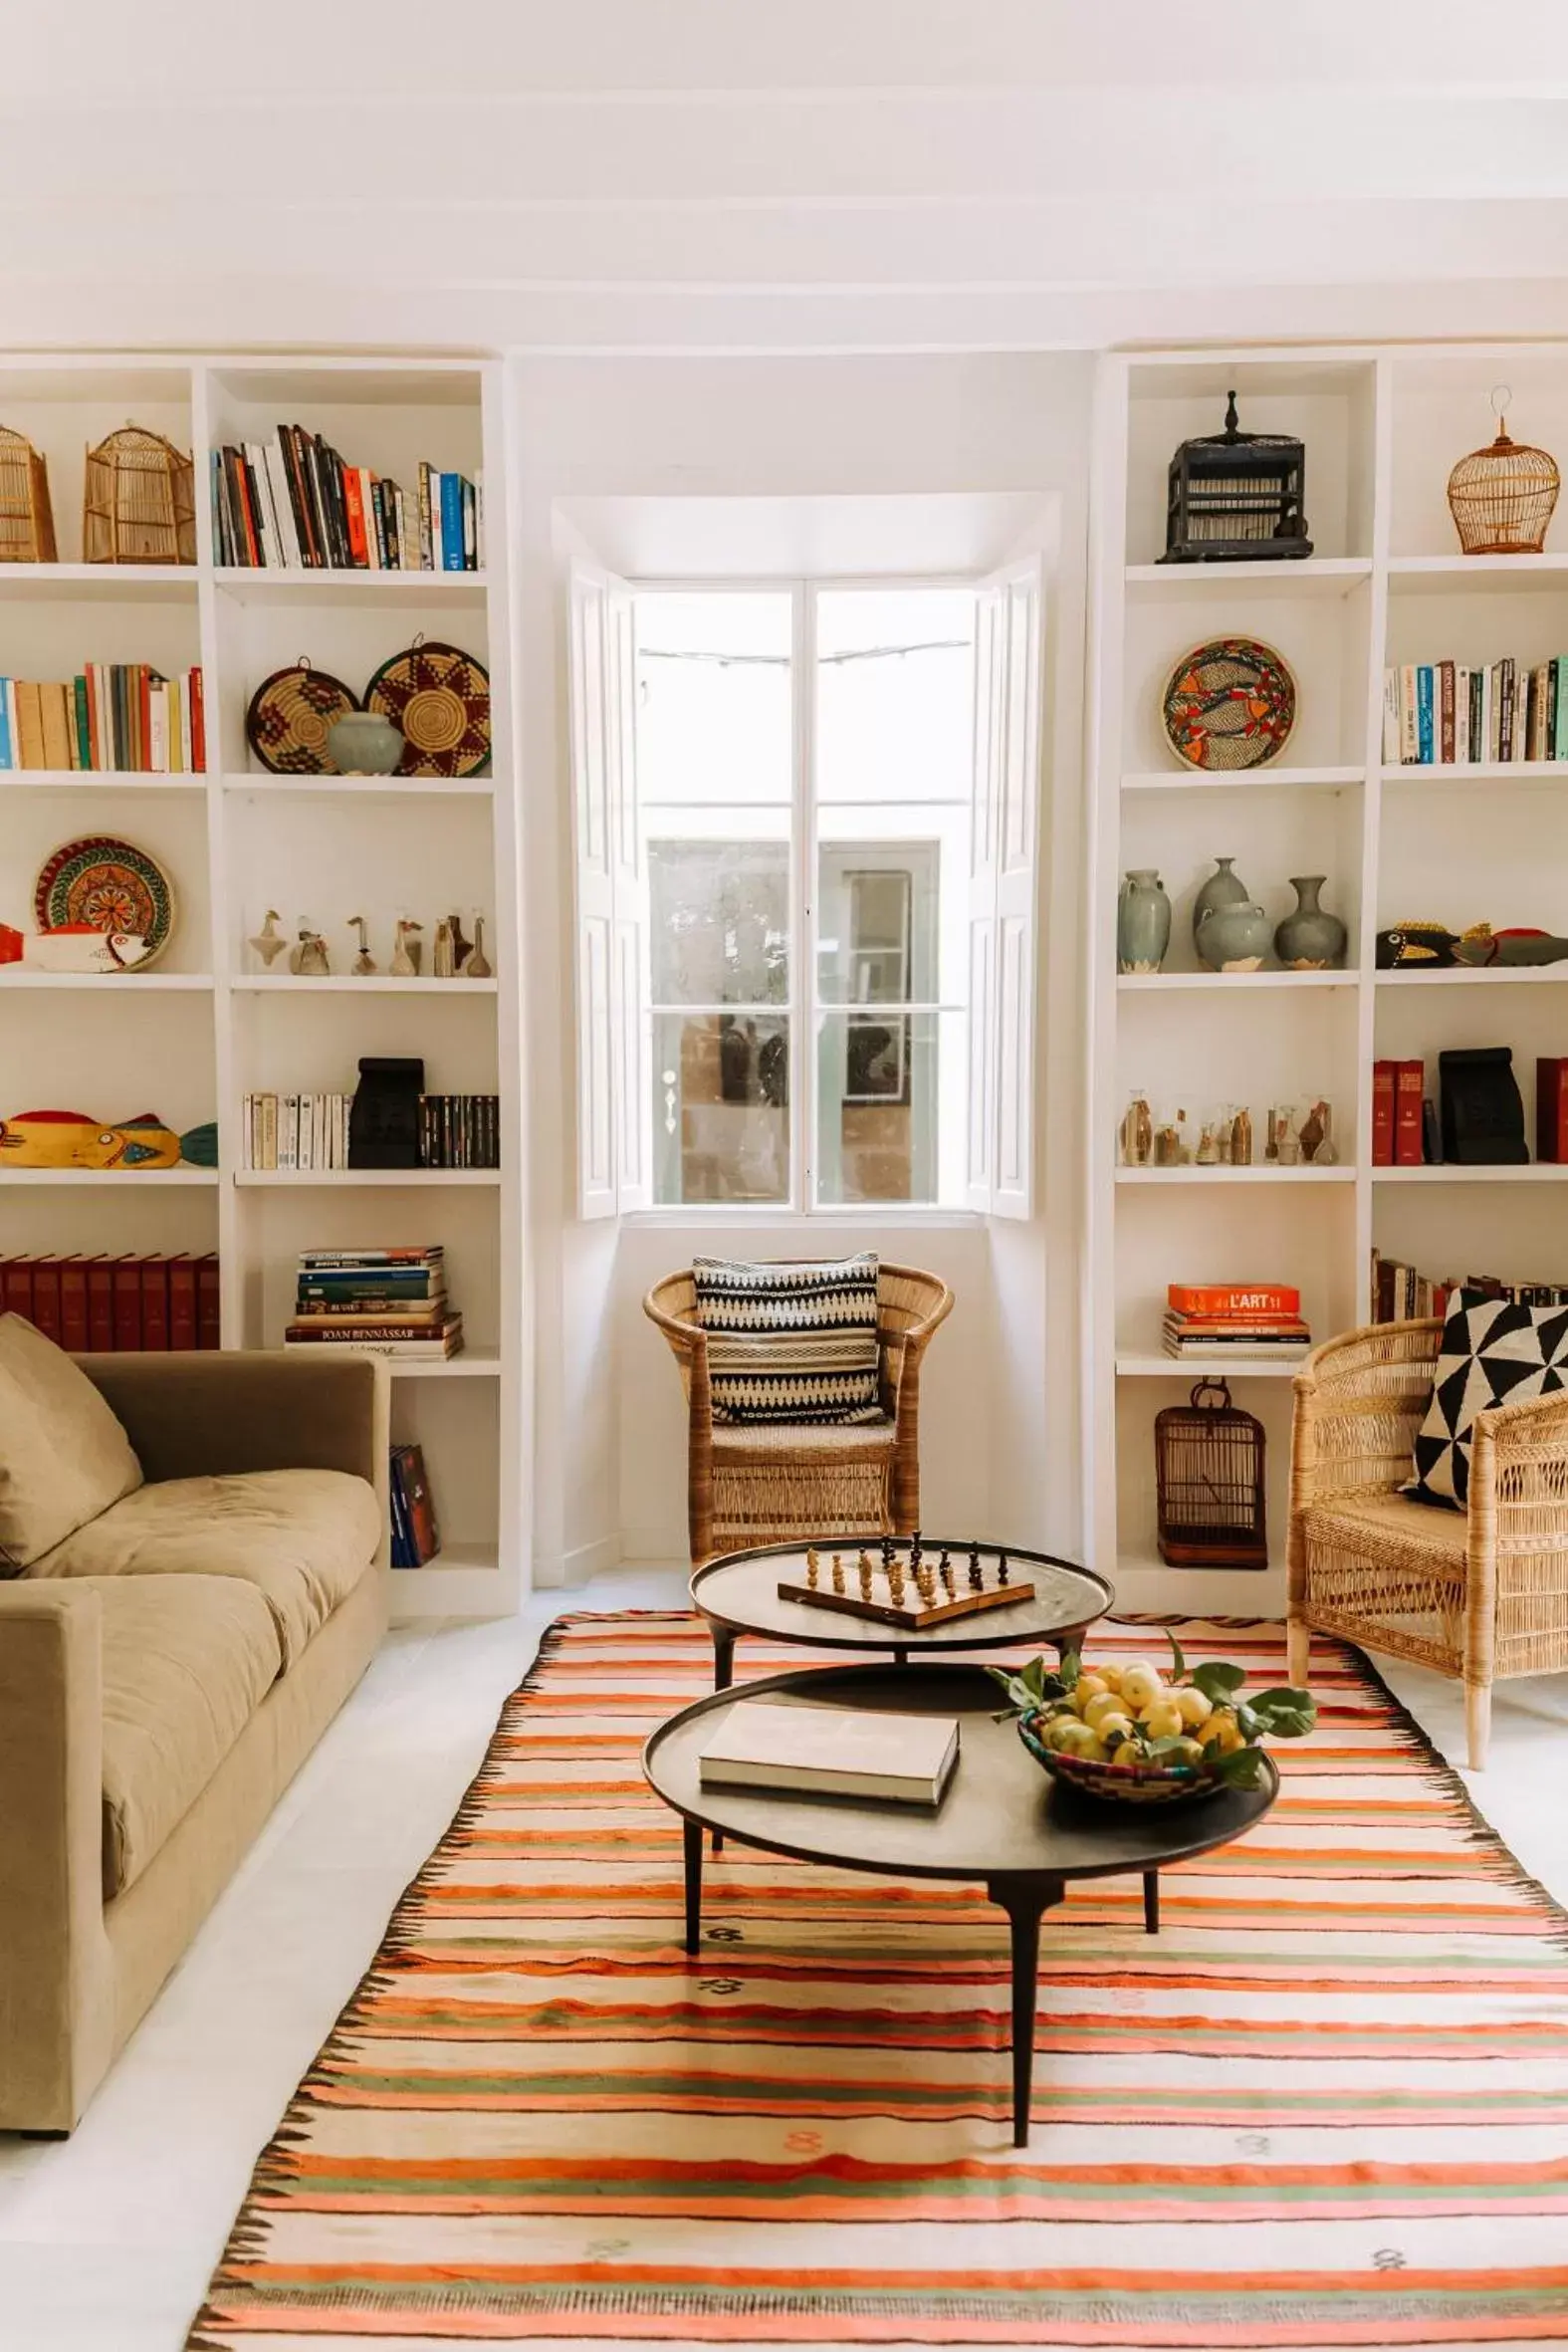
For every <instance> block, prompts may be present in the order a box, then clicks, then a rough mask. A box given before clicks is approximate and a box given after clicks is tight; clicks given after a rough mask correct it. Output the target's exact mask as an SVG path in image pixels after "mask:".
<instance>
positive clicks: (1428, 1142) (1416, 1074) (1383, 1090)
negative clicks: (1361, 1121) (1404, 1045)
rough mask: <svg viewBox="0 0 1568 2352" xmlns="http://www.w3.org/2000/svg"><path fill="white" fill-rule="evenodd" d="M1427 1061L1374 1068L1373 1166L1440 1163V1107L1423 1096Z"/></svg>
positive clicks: (1390, 1063)
mask: <svg viewBox="0 0 1568 2352" xmlns="http://www.w3.org/2000/svg"><path fill="white" fill-rule="evenodd" d="M1426 1074H1427V1065H1426V1063H1425V1062H1424V1061H1392V1060H1387V1059H1385V1060H1379V1061H1374V1063H1373V1064H1372V1165H1373V1166H1374V1168H1420V1167H1422V1166H1424V1165H1425V1164H1426V1162H1427V1161H1428V1160H1429V1159H1432V1160H1441V1159H1442V1157H1443V1150H1442V1145H1441V1142H1440V1140H1439V1135H1438V1117H1437V1105H1436V1104H1435V1103H1434V1102H1432V1101H1431V1099H1430V1097H1428V1096H1427V1095H1426V1094H1425V1093H1424V1092H1423V1088H1424V1086H1425V1084H1426Z"/></svg>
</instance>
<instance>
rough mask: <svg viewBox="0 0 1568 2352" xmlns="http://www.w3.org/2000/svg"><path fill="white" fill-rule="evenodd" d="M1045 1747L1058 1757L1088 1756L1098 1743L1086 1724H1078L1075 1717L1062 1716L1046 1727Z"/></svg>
mask: <svg viewBox="0 0 1568 2352" xmlns="http://www.w3.org/2000/svg"><path fill="white" fill-rule="evenodd" d="M1052 1735H1054V1737H1053V1736H1052ZM1045 1745H1046V1747H1047V1748H1050V1749H1053V1750H1054V1751H1055V1753H1056V1754H1057V1755H1058V1756H1088V1755H1089V1754H1091V1753H1092V1751H1093V1750H1095V1749H1097V1748H1098V1747H1099V1745H1100V1743H1099V1741H1098V1740H1097V1739H1096V1738H1095V1736H1094V1734H1093V1733H1092V1732H1091V1731H1090V1729H1089V1727H1088V1725H1087V1724H1086V1723H1080V1722H1079V1720H1078V1718H1077V1717H1076V1716H1075V1715H1063V1716H1058V1717H1057V1719H1056V1721H1055V1722H1054V1723H1053V1724H1049V1725H1047V1727H1046V1734H1045Z"/></svg>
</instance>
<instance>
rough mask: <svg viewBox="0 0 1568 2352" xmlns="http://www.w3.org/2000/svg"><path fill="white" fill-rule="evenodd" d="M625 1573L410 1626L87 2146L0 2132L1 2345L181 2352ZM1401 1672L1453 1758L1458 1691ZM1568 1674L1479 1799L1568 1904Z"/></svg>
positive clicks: (351, 1709)
mask: <svg viewBox="0 0 1568 2352" xmlns="http://www.w3.org/2000/svg"><path fill="white" fill-rule="evenodd" d="M684 1593H685V1583H684V1577H683V1576H681V1575H678V1574H677V1573H675V1572H674V1571H664V1572H661V1571H657V1570H654V1571H647V1572H641V1573H639V1572H633V1571H630V1570H628V1571H625V1572H621V1573H617V1574H614V1575H607V1576H602V1577H599V1578H597V1579H596V1580H595V1581H594V1582H593V1583H592V1584H590V1585H587V1586H584V1587H583V1588H582V1589H581V1590H579V1591H576V1592H570V1593H546V1594H542V1595H540V1596H539V1597H538V1598H537V1599H536V1600H535V1601H534V1602H533V1603H531V1605H530V1607H529V1609H528V1611H527V1613H526V1615H525V1616H524V1617H523V1618H521V1619H520V1620H518V1621H516V1622H514V1623H510V1624H507V1625H483V1626H458V1627H439V1628H435V1629H429V1630H427V1629H425V1628H420V1629H419V1630H418V1631H404V1632H400V1633H397V1634H394V1635H393V1636H392V1638H391V1639H390V1641H389V1642H388V1644H387V1646H386V1648H385V1649H384V1651H383V1652H382V1654H381V1655H380V1657H379V1658H378V1659H377V1660H376V1662H375V1664H374V1665H373V1666H372V1668H371V1669H370V1672H369V1673H368V1674H367V1675H366V1677H365V1679H364V1682H363V1683H362V1684H361V1686H360V1688H359V1690H358V1691H357V1693H356V1694H355V1696H354V1697H353V1699H352V1700H350V1702H349V1704H348V1706H347V1707H346V1708H345V1709H344V1710H343V1713H342V1715H341V1716H340V1717H339V1718H338V1720H337V1722H336V1724H335V1725H334V1727H333V1729H332V1730H331V1731H330V1732H329V1734H328V1735H327V1737H326V1739H325V1740H324V1741H323V1742H322V1745H321V1747H320V1748H319V1749H318V1750H317V1752H316V1754H315V1756H314V1757H312V1759H311V1761H310V1762H309V1764H307V1765H306V1767H305V1769H304V1770H303V1771H302V1772H301V1774H300V1776H299V1778H298V1779H297V1780H296V1781H295V1783H294V1785H293V1787H292V1788H291V1789H290V1790H289V1792H288V1794H287V1795H286V1797H285V1798H284V1800H283V1802H282V1804H281V1805H280V1806H279V1808H278V1810H277V1812H276V1813H275V1815H274V1816H273V1819H272V1821H271V1822H270V1823H269V1825H268V1828H267V1830H266V1832H265V1834H264V1835H263V1837H262V1838H261V1840H260V1842H259V1843H258V1845H257V1847H256V1849H255V1851H254V1852H253V1853H252V1854H251V1856H250V1857H249V1859H248V1860H247V1862H246V1864H245V1866H244V1868H243V1869H242V1870H241V1871H240V1873H239V1875H238V1876H237V1877H236V1879H235V1880H234V1883H233V1884H232V1886H230V1888H229V1889H228V1891H227V1892H226V1894H225V1895H224V1896H223V1898H222V1900H221V1901H220V1902H219V1903H218V1905H217V1907H216V1909H215V1910H214V1911H213V1913H212V1916H211V1918H210V1919H209V1920H208V1922H207V1924H206V1926H205V1928H204V1929H203V1931H202V1933H201V1935H200V1936H199V1937H198V1938H197V1940H196V1943H195V1944H194V1945H193V1947H192V1948H191V1951H190V1952H189V1954H188V1955H187V1956H186V1958H185V1960H184V1962H183V1963H182V1965H181V1966H180V1968H179V1969H178V1970H177V1971H176V1973H175V1975H174V1977H173V1978H172V1979H171V1980H170V1982H169V1984H168V1986H167V1987H166V1988H165V1990H164V1992H163V1995H162V1997H161V1999H159V2000H158V2001H157V2003H156V2004H155V2006H154V2007H153V2009H152V2011H151V2014H150V2015H149V2016H148V2017H147V2019H146V2020H145V2022H144V2023H143V2024H142V2026H141V2028H140V2030H139V2031H138V2032H137V2034H136V2035H135V2037H134V2038H133V2040H132V2041H131V2043H130V2046H129V2047H128V2049H126V2051H125V2052H124V2054H123V2055H122V2056H121V2058H120V2060H119V2062H118V2064H117V2065H116V2066H115V2068H114V2070H113V2072H112V2074H111V2076H110V2078H109V2080H108V2082H106V2083H105V2085H104V2087H103V2089H102V2090H101V2091H100V2092H99V2094H98V2097H97V2098H96V2100H95V2101H94V2103H93V2106H92V2107H91V2109H90V2110H89V2112H88V2114H87V2116H86V2117H85V2119H84V2120H83V2122H82V2124H81V2126H80V2128H79V2129H78V2131H77V2132H76V2134H75V2135H74V2137H73V2138H72V2139H71V2140H69V2141H65V2142H50V2143H35V2142H26V2141H21V2140H16V2139H11V2138H7V2137H6V2136H5V2135H3V2134H0V2352H179V2348H180V2347H181V2346H182V2345H183V2343H184V2341H185V2332H186V2329H187V2327H188V2325H189V2322H190V2319H191V2315H192V2313H193V2312H194V2311H195V2309H196V2307H197V2305H198V2304H199V2302H200V2300H201V2296H202V2293H203V2291H204V2289H205V2287H206V2283H207V2279H208V2276H209V2274H210V2272H211V2269H212V2265H213V2263H214V2261H215V2260H216V2258H217V2256H218V2254H219V2252H220V2251H221V2249H222V2245H223V2241H224V2238H225V2236H226V2234H227V2233H228V2228H229V2224H230V2222H231V2221H232V2219H233V2217H234V2213H235V2211H236V2209H237V2207H238V2205H239V2202H240V2200H241V2198H242V2197H243V2195H244V2193H245V2189H246V2185H247V2183H248V2181H249V2178H250V2171H251V2166H252V2164H253V2162H254V2161H255V2158H256V2155H257V2152H258V2151H259V2149H260V2148H261V2147H262V2146H263V2145H264V2143H265V2142H266V2141H267V2139H268V2138H269V2137H270V2136H271V2134H272V2131H273V2128H274V2126H275V2125H276V2123H277V2121H278V2118H279V2115H280V2114H281V2112H282V2110H283V2108H284V2106H285V2104H286V2103H287V2101H288V2099H289V2098H290V2096H291V2094H292V2093H293V2091H294V2088H295V2085H296V2084H297V2082H298V2081H299V2078H300V2076H301V2074H302V2073H303V2071H304V2070H305V2068H306V2066H307V2065H308V2064H309V2062H310V2060H311V2059H312V2057H313V2056H314V2055H315V2053H316V2050H317V2048H318V2047H319V2045H320V2044H321V2042H322V2041H323V2040H324V2039H325V2037H326V2035H327V2033H328V2032H329V2031H330V2029H331V2027H332V2024H333V2021H334V2019H335V2017H336V2013H337V2010H338V2008H339V2007H340V2005H341V2004H342V2002H343V2000H344V1999H346V1997H347V1995H348V1994H349V1993H350V1991H351V1990H352V1988H353V1986H354V1985H355V1984H356V1982H357V1981H358V1978H359V1976H360V1975H361V1973H362V1972H363V1970H364V1968H365V1966H366V1964H367V1962H368V1961H369V1959H370V1956H371V1954H372V1953H373V1952H374V1950H375V1947H376V1945H377V1944H378V1942H379V1941H380V1936H381V1931H382V1929H383V1927H384V1926H385V1924H386V1920H387V1917H388V1915H389V1913H390V1912H391V1909H392V1906H393V1905H394V1903H395V1902H396V1901H397V1898H398V1896H399V1895H400V1894H401V1893H402V1891H403V1888H404V1887H405V1886H406V1884H407V1882H408V1880H409V1879H410V1878H411V1877H412V1876H413V1874H414V1872H415V1871H416V1870H417V1869H418V1867H419V1865H420V1864H421V1863H422V1862H423V1861H424V1859H425V1857H426V1855H427V1854H428V1853H429V1852H430V1849H431V1848H432V1846H434V1845H435V1843H436V1841H437V1840H438V1838H439V1837H440V1835H441V1833H442V1831H443V1830H444V1829H445V1827H446V1825H447V1822H448V1820H449V1818H450V1816H451V1813H452V1811H453V1808H454V1806H455V1804H456V1802H457V1799H458V1797H459V1796H460V1794H461V1793H462V1791H463V1789H464V1787H465V1786H466V1784H467V1782H468V1780H469V1778H470V1777H471V1775H472V1773H473V1771H474V1768H475V1766H476V1764H478V1762H479V1759H480V1757H481V1756H482V1754H483V1752H484V1749H485V1745H486V1742H487V1741H488V1739H489V1736H490V1732H491V1729H492V1727H493V1725H494V1722H495V1718H496V1715H497V1712H498V1710H499V1708H500V1706H501V1702H502V1700H503V1699H504V1698H505V1696H506V1695H507V1693H508V1692H509V1691H511V1690H512V1689H513V1688H514V1686H515V1685H516V1684H517V1683H518V1681H519V1680H520V1679H521V1677H522V1675H523V1674H524V1673H525V1672H526V1670H527V1668H528V1666H529V1664H530V1663H531V1662H532V1659H533V1657H534V1654H535V1651H536V1649H537V1647H538V1642H539V1636H540V1633H541V1631H542V1629H543V1627H544V1626H546V1625H547V1624H548V1623H549V1622H550V1620H551V1619H552V1617H554V1616H556V1615H558V1614H560V1612H561V1611H562V1610H564V1609H571V1608H635V1607H665V1606H671V1605H678V1604H679V1603H680V1602H681V1601H682V1600H683V1599H684ZM1388 1672H1389V1680H1390V1682H1391V1683H1393V1684H1394V1685H1395V1687H1396V1688H1397V1689H1398V1691H1399V1693H1400V1696H1401V1697H1402V1698H1403V1699H1404V1700H1405V1701H1406V1703H1407V1705H1409V1706H1410V1707H1411V1708H1412V1709H1413V1710H1414V1712H1415V1713H1416V1714H1417V1715H1418V1716H1419V1717H1420V1719H1421V1721H1422V1723H1423V1725H1424V1726H1425V1727H1426V1730H1427V1731H1428V1733H1429V1735H1430V1736H1431V1738H1432V1739H1433V1740H1434V1742H1435V1743H1436V1744H1437V1746H1438V1747H1439V1748H1441V1749H1443V1750H1444V1751H1445V1753H1447V1754H1448V1755H1449V1756H1450V1757H1451V1758H1452V1759H1453V1760H1454V1761H1455V1762H1459V1761H1461V1759H1462V1754H1463V1749H1462V1726H1461V1721H1460V1717H1461V1708H1460V1704H1459V1700H1458V1694H1457V1692H1456V1689H1455V1688H1454V1686H1453V1685H1451V1684H1447V1683H1443V1682H1440V1681H1438V1680H1437V1679H1436V1678H1435V1677H1434V1676H1431V1675H1427V1674H1423V1673H1420V1672H1418V1671H1416V1670H1413V1669H1407V1668H1398V1667H1396V1668H1391V1669H1389V1670H1388ZM1565 1755H1568V1676H1556V1677H1553V1678H1542V1679H1540V1680H1538V1681H1533V1682H1525V1683H1515V1684H1509V1685H1503V1686H1501V1687H1500V1688H1499V1690H1498V1694H1497V1700H1496V1710H1495V1723H1494V1730H1493V1755H1492V1762H1491V1764H1489V1766H1488V1768H1487V1770H1486V1772H1485V1773H1484V1774H1483V1775H1482V1776H1481V1777H1480V1779H1479V1780H1478V1781H1476V1782H1474V1783H1472V1785H1473V1787H1474V1791H1475V1794H1476V1797H1477V1801H1478V1802H1479V1803H1480V1805H1481V1808H1482V1810H1483V1811H1484V1812H1485V1814H1486V1816H1487V1818H1488V1819H1489V1820H1490V1821H1491V1822H1492V1823H1493V1825H1494V1826H1495V1827H1496V1829H1497V1830H1498V1831H1499V1832H1500V1834H1501V1835H1502V1836H1503V1838H1504V1839H1505V1840H1506V1841H1507V1843H1508V1844H1509V1845H1510V1846H1511V1847H1512V1848H1513V1851H1514V1852H1515V1854H1516V1855H1517V1856H1518V1857H1519V1859H1520V1861H1521V1862H1522V1863H1523V1864H1524V1866H1525V1868H1526V1869H1527V1870H1529V1871H1531V1872H1533V1873H1534V1875H1535V1876H1536V1877H1537V1878H1539V1879H1541V1880H1543V1881H1544V1882H1545V1884H1546V1885H1547V1886H1549V1887H1550V1888H1551V1889H1552V1891H1553V1893H1555V1894H1556V1895H1557V1896H1558V1897H1559V1899H1561V1900H1564V1901H1568V1807H1565V1806H1564V1805H1563V1804H1562V1802H1561V1798H1560V1794H1559V1791H1560V1789H1561V1785H1562V1764H1563V1759H1564V1756H1565Z"/></svg>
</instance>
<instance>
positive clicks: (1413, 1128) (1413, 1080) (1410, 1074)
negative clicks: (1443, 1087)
mask: <svg viewBox="0 0 1568 2352" xmlns="http://www.w3.org/2000/svg"><path fill="white" fill-rule="evenodd" d="M1425 1082H1426V1064H1425V1062H1421V1061H1400V1062H1396V1064H1395V1067H1394V1165H1395V1167H1396V1168H1419V1167H1420V1166H1421V1165H1422V1163H1423V1161H1424V1159H1425V1157H1426V1154H1425V1152H1424V1151H1423V1149H1422V1134H1421V1090H1422V1087H1423V1085H1424V1084H1425Z"/></svg>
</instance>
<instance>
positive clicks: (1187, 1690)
mask: <svg viewBox="0 0 1568 2352" xmlns="http://www.w3.org/2000/svg"><path fill="white" fill-rule="evenodd" d="M1171 1695H1172V1697H1173V1698H1174V1699H1175V1701H1176V1704H1177V1706H1178V1707H1179V1708H1180V1709H1181V1711H1182V1721H1183V1723H1184V1724H1189V1725H1192V1726H1193V1727H1195V1728H1196V1727H1197V1725H1199V1724H1203V1723H1207V1722H1208V1721H1209V1718H1210V1717H1211V1716H1212V1715H1213V1713H1214V1711H1215V1703H1214V1701H1213V1699H1211V1698H1210V1697H1209V1695H1208V1693H1207V1692H1206V1691H1201V1690H1200V1689H1199V1688H1198V1685H1197V1684H1196V1683H1190V1682H1189V1683H1183V1685H1182V1687H1181V1689H1180V1690H1179V1691H1173V1693H1172V1694H1171Z"/></svg>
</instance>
